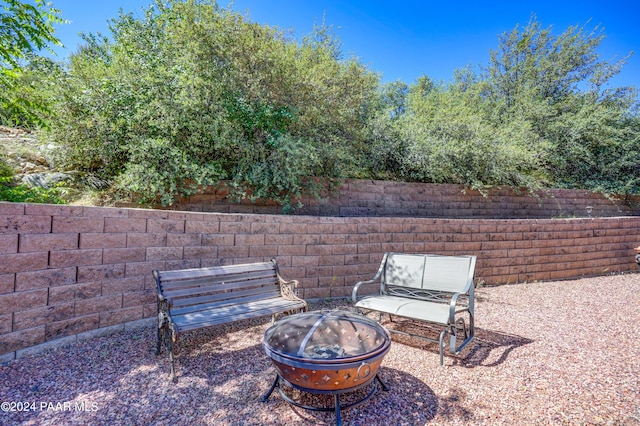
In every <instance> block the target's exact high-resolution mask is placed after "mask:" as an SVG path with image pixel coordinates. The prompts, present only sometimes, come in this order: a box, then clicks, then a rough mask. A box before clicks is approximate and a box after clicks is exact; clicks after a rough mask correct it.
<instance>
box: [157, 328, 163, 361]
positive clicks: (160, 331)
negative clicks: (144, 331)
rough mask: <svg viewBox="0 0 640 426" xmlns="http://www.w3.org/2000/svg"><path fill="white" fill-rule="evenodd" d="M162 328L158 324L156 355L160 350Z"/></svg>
mask: <svg viewBox="0 0 640 426" xmlns="http://www.w3.org/2000/svg"><path fill="white" fill-rule="evenodd" d="M162 334H163V331H162V328H161V327H159V326H158V338H157V339H156V355H160V351H161V350H162Z"/></svg>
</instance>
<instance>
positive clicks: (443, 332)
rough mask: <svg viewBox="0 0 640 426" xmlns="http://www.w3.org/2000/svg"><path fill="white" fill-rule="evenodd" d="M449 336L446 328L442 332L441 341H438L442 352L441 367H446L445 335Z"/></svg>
mask: <svg viewBox="0 0 640 426" xmlns="http://www.w3.org/2000/svg"><path fill="white" fill-rule="evenodd" d="M445 334H447V329H446V328H445V329H444V330H442V331H441V332H440V339H438V350H439V351H440V365H441V366H442V365H444V335H445Z"/></svg>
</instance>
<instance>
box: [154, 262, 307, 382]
mask: <svg viewBox="0 0 640 426" xmlns="http://www.w3.org/2000/svg"><path fill="white" fill-rule="evenodd" d="M153 277H154V278H155V280H156V285H157V289H158V340H157V347H156V354H157V355H159V354H160V351H161V346H162V341H164V342H165V345H166V347H167V350H168V352H169V359H170V360H171V380H172V381H174V382H176V381H177V378H176V375H175V363H174V356H173V345H174V344H175V343H176V342H177V341H178V338H179V336H180V333H181V332H183V331H188V330H194V329H198V328H203V327H209V326H213V325H218V324H224V323H229V322H234V321H240V320H244V319H249V318H256V317H262V316H267V315H272V321H274V320H275V318H276V316H277V315H278V314H290V313H293V312H303V311H306V310H307V303H306V302H305V301H304V300H302V299H300V298H299V297H297V296H296V294H295V287H296V286H297V285H298V281H296V280H291V281H285V280H284V279H283V278H282V277H281V276H280V273H279V272H278V265H277V263H276V261H275V260H271V261H270V262H262V263H245V264H238V265H227V266H216V267H209V268H195V269H181V270H174V271H158V270H154V271H153Z"/></svg>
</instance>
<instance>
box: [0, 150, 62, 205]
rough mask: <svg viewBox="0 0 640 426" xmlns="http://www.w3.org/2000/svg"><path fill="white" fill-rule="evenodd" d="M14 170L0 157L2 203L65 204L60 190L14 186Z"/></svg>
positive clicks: (0, 196)
mask: <svg viewBox="0 0 640 426" xmlns="http://www.w3.org/2000/svg"><path fill="white" fill-rule="evenodd" d="M12 182H13V168H12V167H11V166H10V165H9V164H8V163H7V161H6V160H5V158H4V157H3V156H0V201H11V202H20V203H49V204H64V203H65V201H64V200H63V199H62V197H61V196H60V189H59V188H50V189H45V188H30V187H28V186H27V185H13V184H12Z"/></svg>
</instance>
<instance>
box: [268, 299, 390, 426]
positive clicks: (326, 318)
mask: <svg viewBox="0 0 640 426" xmlns="http://www.w3.org/2000/svg"><path fill="white" fill-rule="evenodd" d="M263 346H264V350H265V352H266V353H267V355H268V356H269V357H270V358H271V360H272V362H273V365H274V366H275V368H276V371H277V374H276V378H275V380H274V382H273V385H272V386H271V388H270V389H269V391H268V392H267V393H266V394H265V395H264V396H263V397H262V401H263V402H264V401H266V400H267V399H268V398H269V396H270V395H271V393H272V392H273V391H274V389H275V388H278V391H279V392H280V395H281V396H282V397H283V398H284V399H285V400H286V401H287V402H289V403H291V404H293V405H295V406H298V407H301V408H304V409H307V410H313V411H335V413H336V424H338V425H340V424H342V421H341V417H340V410H341V409H346V408H352V407H355V406H357V405H360V404H362V403H363V402H365V401H366V400H368V399H369V398H371V397H372V396H373V394H374V393H375V392H376V390H377V383H376V381H374V379H376V380H377V382H379V383H380V385H381V386H382V388H383V389H384V390H387V387H386V386H385V385H384V383H383V382H382V381H381V380H380V377H378V367H379V366H380V363H381V362H382V359H383V358H384V356H385V355H386V354H387V352H389V349H390V347H391V337H390V336H389V332H388V331H387V330H385V328H384V327H382V326H381V325H380V324H378V323H377V322H375V321H373V320H371V319H369V318H367V317H364V316H362V315H359V314H356V313H351V312H344V311H314V312H307V313H302V314H297V315H292V316H289V317H286V318H284V319H281V320H279V321H278V322H276V323H275V324H274V325H272V326H271V327H270V328H269V329H268V330H267V331H266V332H265V335H264V341H263ZM372 382H373V383H372ZM370 383H372V386H371V390H370V391H369V392H368V393H367V394H366V395H365V396H364V397H362V398H361V399H359V400H357V401H356V402H352V403H349V404H347V405H341V404H340V395H341V394H344V393H346V392H351V391H355V390H356V389H359V388H362V387H364V386H365V385H367V384H370ZM281 384H285V385H288V386H290V387H292V388H295V389H298V390H300V391H303V392H309V393H312V394H330V395H334V407H317V406H310V405H305V404H301V403H300V402H298V401H295V400H293V399H292V398H290V397H289V396H287V395H286V394H285V393H284V392H283V390H282V388H281V386H280V385H281Z"/></svg>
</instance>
